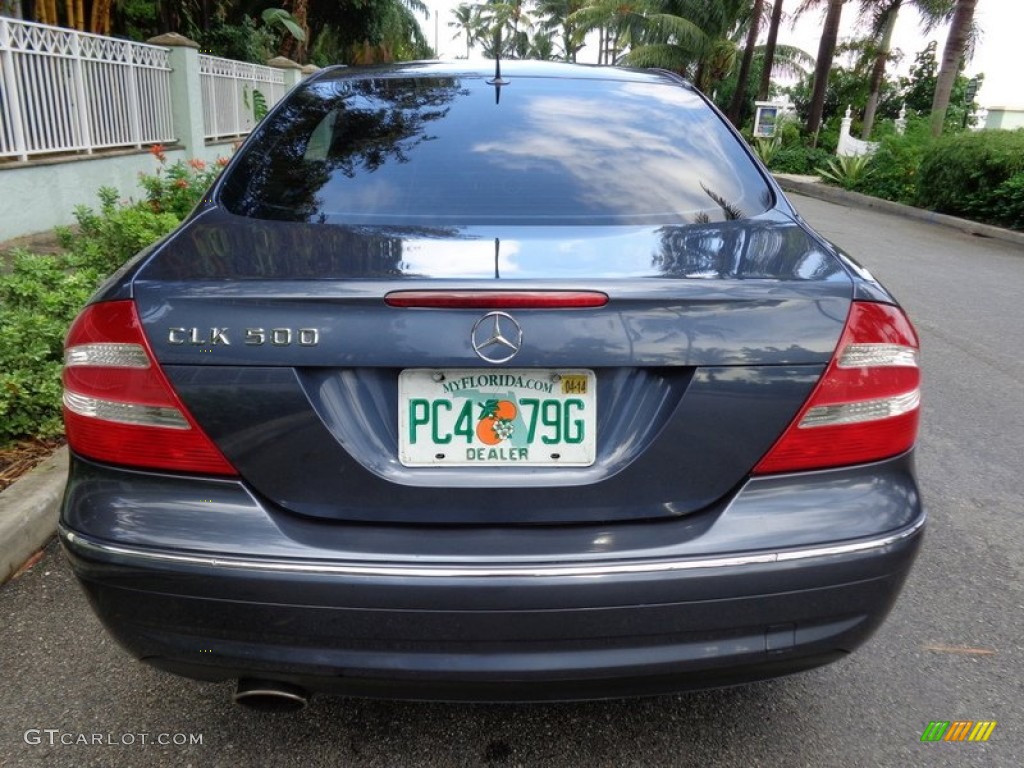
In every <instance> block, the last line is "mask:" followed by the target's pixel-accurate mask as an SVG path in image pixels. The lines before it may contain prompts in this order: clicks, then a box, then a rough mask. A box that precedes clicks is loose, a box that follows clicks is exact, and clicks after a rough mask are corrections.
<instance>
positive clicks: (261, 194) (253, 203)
mask: <svg viewBox="0 0 1024 768" xmlns="http://www.w3.org/2000/svg"><path fill="white" fill-rule="evenodd" d="M496 91H497V88H496V87H495V86H493V85H489V84H488V83H487V82H486V80H484V79H482V78H438V77H433V78H416V79H412V78H408V79H398V78H379V79H346V78H341V79H337V80H325V81H321V82H317V83H314V84H312V85H310V86H307V87H305V88H303V89H301V90H300V91H299V92H298V93H296V94H294V96H293V97H292V98H290V99H289V100H288V102H287V103H286V104H285V105H283V107H282V108H281V109H280V110H278V111H276V113H275V114H274V115H273V117H272V118H271V119H270V120H268V121H267V122H265V123H264V124H263V125H261V126H260V129H259V132H258V134H257V136H256V137H254V142H253V143H251V144H249V145H248V147H247V149H246V153H245V155H244V156H243V157H242V158H240V162H239V163H238V164H236V165H235V166H234V167H233V168H232V170H231V172H230V173H229V175H228V176H227V177H226V179H225V182H224V186H223V187H222V193H221V199H222V201H223V203H224V204H225V205H226V207H227V208H228V210H230V211H232V212H234V213H237V214H241V215H246V216H253V217H257V218H264V219H276V220H285V221H307V222H330V223H342V224H390V225H395V224H405V225H430V224H443V225H457V224H466V225H468V224H480V223H488V222H504V223H517V224H545V223H550V224H566V223H615V224H624V223H681V222H686V223H691V222H710V221H721V220H725V219H736V218H743V217H746V216H751V215H755V214H757V213H760V212H762V211H764V210H765V209H766V208H768V207H769V206H770V205H771V201H772V196H771V193H770V191H769V190H768V188H767V186H766V184H765V182H764V180H763V179H762V178H761V176H760V174H759V173H758V171H757V169H756V168H755V167H754V166H753V164H752V163H751V162H750V160H749V159H748V158H747V157H746V156H745V155H744V153H743V152H742V151H741V149H740V147H739V145H738V142H737V140H736V139H735V138H734V137H733V136H732V135H731V134H730V133H729V131H728V130H726V128H725V126H724V125H723V124H722V123H721V121H720V120H719V118H718V117H716V116H715V114H714V113H713V112H712V111H711V110H710V109H709V108H708V107H707V105H705V104H704V102H703V101H702V100H701V99H700V98H699V97H698V96H697V95H696V94H694V93H692V92H690V91H688V90H686V89H685V88H683V87H681V86H677V85H673V84H667V83H666V84H657V83H636V82H624V81H613V80H566V79H544V78H528V77H523V78H514V77H513V78H510V82H509V84H508V85H505V86H502V87H501V88H500V93H497V92H496Z"/></svg>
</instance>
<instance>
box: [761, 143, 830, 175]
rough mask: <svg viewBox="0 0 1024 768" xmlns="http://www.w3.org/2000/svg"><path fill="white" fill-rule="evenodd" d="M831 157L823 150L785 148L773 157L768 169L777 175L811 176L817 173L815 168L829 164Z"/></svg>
mask: <svg viewBox="0 0 1024 768" xmlns="http://www.w3.org/2000/svg"><path fill="white" fill-rule="evenodd" d="M830 157H832V155H831V154H830V153H828V152H826V151H825V150H823V149H814V148H812V147H801V146H797V147H785V146H783V147H782V148H781V149H779V151H778V152H776V153H775V155H774V156H773V157H772V160H771V163H769V164H768V167H769V168H771V169H772V170H773V171H775V172H776V173H798V174H803V175H805V176H809V175H812V174H814V173H815V170H814V169H815V168H818V167H819V166H822V165H824V164H825V163H827V162H828V160H829V158H830Z"/></svg>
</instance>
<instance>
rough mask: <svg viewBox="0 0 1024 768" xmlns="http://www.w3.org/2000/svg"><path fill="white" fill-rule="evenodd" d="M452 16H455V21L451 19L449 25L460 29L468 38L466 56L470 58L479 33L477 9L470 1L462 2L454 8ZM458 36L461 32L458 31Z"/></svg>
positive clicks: (456, 35)
mask: <svg viewBox="0 0 1024 768" xmlns="http://www.w3.org/2000/svg"><path fill="white" fill-rule="evenodd" d="M452 16H454V17H455V21H449V22H448V26H449V27H455V28H457V29H459V31H460V32H461V33H462V35H463V37H465V38H466V58H467V59H468V58H469V54H470V51H471V49H472V47H473V43H474V42H475V41H476V38H477V35H478V33H479V29H478V27H477V16H476V9H475V8H474V7H473V6H472V5H470V4H469V3H462V4H461V5H460V6H459V7H458V8H452ZM458 36H459V33H456V34H455V37H458ZM452 39H454V38H452Z"/></svg>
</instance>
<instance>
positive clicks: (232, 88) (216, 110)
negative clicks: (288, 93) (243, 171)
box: [199, 55, 286, 140]
mask: <svg viewBox="0 0 1024 768" xmlns="http://www.w3.org/2000/svg"><path fill="white" fill-rule="evenodd" d="M199 77H200V80H201V81H202V85H203V129H204V135H205V136H206V139H207V140H211V139H223V138H227V137H232V136H243V135H245V134H247V133H249V132H250V131H251V130H252V129H253V128H254V127H255V125H256V123H257V122H258V120H257V119H256V114H257V113H258V112H259V108H258V107H257V105H258V104H259V103H260V102H262V103H263V104H264V105H265V106H266V108H267V109H269V108H270V107H272V106H274V104H276V103H277V102H278V101H280V100H281V97H282V96H284V93H285V90H286V89H285V82H284V72H283V71H282V70H280V69H274V68H273V67H263V66H260V65H259V64H247V63H245V62H242V61H233V60H231V59H221V58H218V57H216V56H205V55H200V57H199Z"/></svg>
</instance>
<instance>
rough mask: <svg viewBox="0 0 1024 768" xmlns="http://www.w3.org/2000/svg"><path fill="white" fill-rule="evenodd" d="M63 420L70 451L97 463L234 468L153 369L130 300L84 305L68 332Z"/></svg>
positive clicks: (208, 470) (227, 471)
mask: <svg viewBox="0 0 1024 768" xmlns="http://www.w3.org/2000/svg"><path fill="white" fill-rule="evenodd" d="M64 425H65V429H66V431H67V438H68V444H69V445H70V446H71V449H72V450H73V451H75V453H77V454H79V455H81V456H84V457H87V458H90V459H95V460H97V461H103V462H108V463H111V464H121V465H124V466H129V467H144V468H147V469H161V470H170V471H174V472H193V473H202V474H212V475H234V474H236V472H235V469H234V467H232V466H231V464H230V463H229V462H228V460H227V459H225V458H224V455H223V454H222V453H221V452H220V451H219V450H218V449H217V447H216V446H215V445H214V444H213V442H212V441H211V440H210V438H209V437H207V436H206V435H205V434H204V433H203V431H202V429H200V428H199V425H198V424H196V422H195V419H193V418H192V416H191V414H189V412H188V411H187V410H186V409H185V406H184V404H183V403H182V402H181V400H180V399H179V398H178V396H177V394H176V393H175V392H174V389H173V388H172V387H171V385H170V382H169V381H168V380H167V377H166V376H164V373H163V371H161V370H160V366H159V365H158V364H157V362H156V358H154V357H153V352H152V350H151V349H150V348H149V343H148V342H147V341H146V337H145V334H143V332H142V325H141V323H140V322H139V316H138V313H137V312H136V311H135V303H134V302H132V301H110V302H103V303H99V304H93V305H91V306H89V307H86V308H85V310H84V311H83V312H82V314H80V315H79V316H78V318H77V319H76V320H75V322H74V323H73V324H72V326H71V330H70V331H68V337H67V340H66V341H65V343H64Z"/></svg>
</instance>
